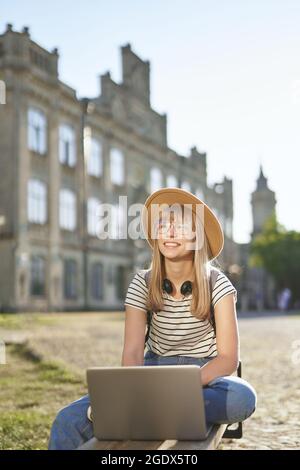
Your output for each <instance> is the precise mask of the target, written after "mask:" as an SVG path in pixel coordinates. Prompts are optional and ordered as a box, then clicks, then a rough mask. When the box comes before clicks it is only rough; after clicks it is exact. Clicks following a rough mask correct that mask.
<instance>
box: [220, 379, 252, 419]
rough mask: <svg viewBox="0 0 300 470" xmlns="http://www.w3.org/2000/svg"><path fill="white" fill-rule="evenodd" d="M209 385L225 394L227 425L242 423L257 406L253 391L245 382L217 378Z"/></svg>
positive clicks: (242, 380)
mask: <svg viewBox="0 0 300 470" xmlns="http://www.w3.org/2000/svg"><path fill="white" fill-rule="evenodd" d="M211 385H212V386H213V388H215V389H219V390H222V391H223V392H225V393H226V414H227V420H228V422H229V423H237V422H240V421H244V420H245V419H247V418H249V416H251V415H252V414H253V413H254V411H255V409H256V406H257V395H256V391H255V389H254V388H253V387H252V385H251V384H250V383H249V382H247V381H246V380H244V379H242V378H240V377H235V376H229V377H227V376H226V377H219V378H217V379H215V380H214V381H213V382H212V383H211Z"/></svg>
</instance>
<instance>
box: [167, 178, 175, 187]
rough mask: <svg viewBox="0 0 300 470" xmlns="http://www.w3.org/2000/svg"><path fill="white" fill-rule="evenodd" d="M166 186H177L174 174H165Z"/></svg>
mask: <svg viewBox="0 0 300 470" xmlns="http://www.w3.org/2000/svg"><path fill="white" fill-rule="evenodd" d="M167 187H169V188H170V187H172V188H177V187H178V180H177V178H176V176H175V175H168V176H167Z"/></svg>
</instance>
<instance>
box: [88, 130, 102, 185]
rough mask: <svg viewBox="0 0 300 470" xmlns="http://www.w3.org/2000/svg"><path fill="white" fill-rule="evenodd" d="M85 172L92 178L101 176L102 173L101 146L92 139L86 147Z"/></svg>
mask: <svg viewBox="0 0 300 470" xmlns="http://www.w3.org/2000/svg"><path fill="white" fill-rule="evenodd" d="M86 157H87V172H88V174H89V175H92V176H97V177H99V176H101V175H102V172H103V161H102V145H101V143H100V142H99V141H98V140H97V139H94V138H93V137H92V138H91V139H90V142H89V145H88V147H87V154H86Z"/></svg>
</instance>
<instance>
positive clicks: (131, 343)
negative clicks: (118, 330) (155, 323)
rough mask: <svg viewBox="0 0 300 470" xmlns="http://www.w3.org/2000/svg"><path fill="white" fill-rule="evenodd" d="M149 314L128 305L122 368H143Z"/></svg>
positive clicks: (126, 308)
mask: <svg viewBox="0 0 300 470" xmlns="http://www.w3.org/2000/svg"><path fill="white" fill-rule="evenodd" d="M146 323H147V312H146V311H145V310H142V309H139V308H137V307H133V306H130V305H126V307H125V327H124V346H123V354H122V364H121V365H122V366H143V365H144V351H145V333H146V331H145V329H146Z"/></svg>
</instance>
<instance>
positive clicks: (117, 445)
mask: <svg viewBox="0 0 300 470" xmlns="http://www.w3.org/2000/svg"><path fill="white" fill-rule="evenodd" d="M226 427H227V425H226V424H220V425H217V424H216V425H214V426H213V428H212V430H211V432H210V433H209V435H208V437H207V439H206V440H205V441H177V440H171V439H169V440H165V441H133V440H123V441H102V440H101V441H99V440H98V439H96V438H95V437H93V438H92V439H90V440H89V441H87V442H85V443H84V444H83V445H82V446H80V447H78V450H173V449H174V450H214V449H216V448H217V447H218V445H219V443H220V440H221V439H222V436H223V434H224V432H225V429H226Z"/></svg>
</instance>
